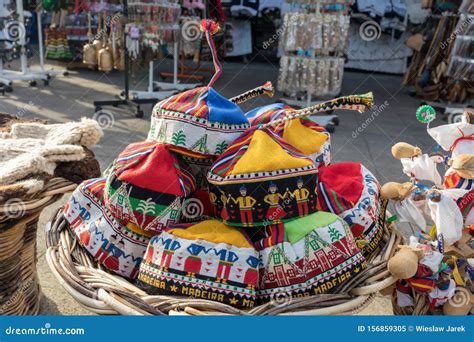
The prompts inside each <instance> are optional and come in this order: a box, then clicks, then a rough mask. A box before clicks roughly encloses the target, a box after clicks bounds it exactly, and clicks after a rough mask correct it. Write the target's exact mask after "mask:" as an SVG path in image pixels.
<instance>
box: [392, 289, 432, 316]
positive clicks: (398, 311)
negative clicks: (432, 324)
mask: <svg viewBox="0 0 474 342" xmlns="http://www.w3.org/2000/svg"><path fill="white" fill-rule="evenodd" d="M413 299H414V302H415V305H414V306H406V307H400V306H398V304H397V295H396V294H395V292H394V293H393V294H392V307H393V314H394V315H396V316H425V315H428V314H429V311H430V301H429V300H428V296H426V295H420V294H418V293H416V292H413Z"/></svg>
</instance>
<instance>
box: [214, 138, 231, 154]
mask: <svg viewBox="0 0 474 342" xmlns="http://www.w3.org/2000/svg"><path fill="white" fill-rule="evenodd" d="M227 147H229V145H227V143H226V142H225V141H223V142H221V143H219V144H217V145H216V154H222V153H223V152H224V151H225V150H226V149H227Z"/></svg>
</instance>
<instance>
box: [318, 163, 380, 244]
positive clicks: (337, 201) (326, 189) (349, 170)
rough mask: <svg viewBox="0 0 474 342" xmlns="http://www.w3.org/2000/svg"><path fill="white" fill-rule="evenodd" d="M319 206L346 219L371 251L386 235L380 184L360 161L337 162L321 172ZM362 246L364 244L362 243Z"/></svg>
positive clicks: (357, 237)
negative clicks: (381, 212) (383, 235)
mask: <svg viewBox="0 0 474 342" xmlns="http://www.w3.org/2000/svg"><path fill="white" fill-rule="evenodd" d="M317 192H318V209H320V210H323V211H327V212H331V213H334V214H336V215H339V216H340V217H341V218H343V219H344V220H345V221H346V222H347V224H349V226H350V227H351V230H352V233H353V234H354V236H355V237H356V239H358V240H359V242H360V243H361V244H363V245H364V247H363V250H364V252H366V253H371V252H372V251H373V250H375V249H376V248H377V246H378V244H379V242H380V239H381V238H382V233H383V231H382V225H380V222H379V193H380V184H379V182H378V181H377V179H376V178H375V177H374V175H373V174H372V173H371V172H370V171H369V170H367V169H366V168H365V167H364V166H363V165H361V164H359V163H336V164H332V165H329V166H327V167H325V168H323V169H321V170H320V172H319V183H318V188H317ZM360 247H362V246H360Z"/></svg>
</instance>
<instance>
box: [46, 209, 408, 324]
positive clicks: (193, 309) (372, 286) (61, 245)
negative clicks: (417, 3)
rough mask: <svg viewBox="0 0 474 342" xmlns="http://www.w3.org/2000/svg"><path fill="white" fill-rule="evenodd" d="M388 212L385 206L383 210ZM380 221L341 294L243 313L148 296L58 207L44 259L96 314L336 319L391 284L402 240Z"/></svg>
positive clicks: (293, 300) (48, 232)
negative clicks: (391, 263)
mask: <svg viewBox="0 0 474 342" xmlns="http://www.w3.org/2000/svg"><path fill="white" fill-rule="evenodd" d="M383 208H384V210H385V208H386V203H385V204H384V206H383ZM381 217H383V220H384V225H383V231H384V236H383V238H382V241H381V243H380V244H381V246H380V247H379V249H378V250H377V252H376V253H373V254H371V255H370V257H368V258H367V263H368V267H367V268H366V269H365V270H364V271H362V272H360V273H358V274H357V275H356V276H354V278H352V279H351V280H350V281H349V282H347V283H346V284H344V286H343V288H346V289H345V290H344V292H343V293H335V294H320V295H314V296H310V297H302V298H291V300H290V301H289V302H288V303H285V305H281V304H279V303H275V302H269V303H265V304H262V305H259V306H255V307H254V308H252V309H249V310H241V309H237V308H234V307H232V306H229V305H227V304H223V303H219V302H214V301H210V300H204V299H197V298H188V297H179V296H167V295H149V294H147V293H146V292H145V291H143V290H142V289H140V288H138V287H137V286H135V285H134V284H133V283H132V282H131V281H129V280H128V279H126V278H123V277H121V276H119V275H116V274H113V273H111V272H108V271H107V270H106V269H105V268H104V267H103V266H101V265H100V264H97V263H96V262H95V260H94V259H93V258H92V256H91V255H89V254H88V252H87V251H86V250H85V249H84V248H83V247H82V246H81V245H80V244H79V243H78V241H77V238H76V237H75V236H74V235H73V232H71V230H70V229H68V228H67V225H68V223H67V221H66V219H65V218H64V215H63V212H62V208H59V209H58V210H57V212H56V213H55V214H54V216H53V217H52V219H51V221H50V222H49V223H48V225H47V228H46V240H47V241H46V245H47V251H46V260H47V263H48V265H49V267H50V268H51V271H52V273H53V274H54V276H55V277H56V279H57V280H58V281H59V283H60V284H61V285H62V286H63V288H64V289H65V290H66V291H67V292H68V293H69V294H70V295H71V296H72V297H73V298H74V299H75V300H76V301H77V302H78V303H79V304H81V305H82V306H83V307H84V308H86V309H87V310H89V311H91V312H93V313H96V314H104V315H105V314H119V315H336V314H355V313H357V312H359V311H361V310H362V309H363V308H365V307H366V306H368V305H369V304H370V303H371V302H372V301H373V299H374V298H375V296H376V294H377V293H378V292H379V291H381V290H383V289H385V288H387V287H389V286H391V285H392V284H393V283H395V281H396V279H395V278H393V277H392V276H391V275H390V273H389V272H388V270H387V262H388V259H389V258H390V257H391V256H392V255H393V254H394V253H395V250H396V248H397V246H398V245H399V244H400V242H401V241H402V237H401V234H400V233H399V232H398V231H397V230H396V227H395V225H394V223H393V222H387V221H385V212H384V213H383V215H381Z"/></svg>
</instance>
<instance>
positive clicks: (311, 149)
mask: <svg viewBox="0 0 474 342" xmlns="http://www.w3.org/2000/svg"><path fill="white" fill-rule="evenodd" d="M283 139H285V140H286V141H288V142H289V143H290V144H291V145H293V146H295V147H296V148H297V149H299V150H300V151H301V152H303V153H304V154H313V153H316V152H318V151H319V150H320V149H321V146H323V144H324V143H325V142H326V140H328V136H327V134H324V133H321V132H316V131H313V130H312V129H310V128H308V127H306V126H305V125H303V124H302V123H301V121H300V119H294V120H291V121H289V122H287V123H286V125H285V129H284V131H283Z"/></svg>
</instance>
